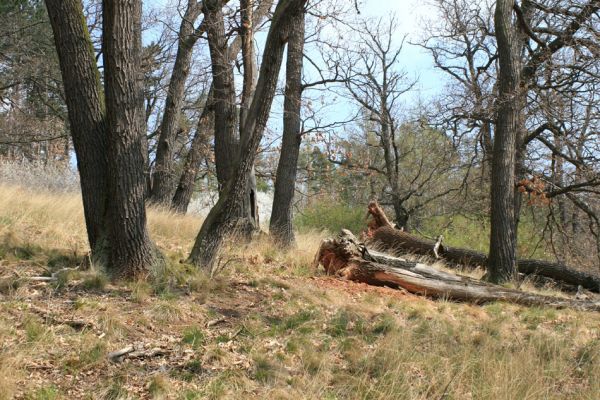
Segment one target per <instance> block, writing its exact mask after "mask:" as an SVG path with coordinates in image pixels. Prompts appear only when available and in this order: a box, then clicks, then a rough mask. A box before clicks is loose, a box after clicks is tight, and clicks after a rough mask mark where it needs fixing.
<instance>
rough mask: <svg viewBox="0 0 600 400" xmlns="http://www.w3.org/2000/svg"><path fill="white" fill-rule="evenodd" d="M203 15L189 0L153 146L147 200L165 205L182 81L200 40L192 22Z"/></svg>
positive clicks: (170, 185) (193, 0)
mask: <svg viewBox="0 0 600 400" xmlns="http://www.w3.org/2000/svg"><path fill="white" fill-rule="evenodd" d="M201 12H202V3H199V2H197V1H196V0H188V5H187V8H186V11H185V13H184V15H183V18H182V20H181V25H180V27H179V41H178V46H177V55H176V57H175V64H174V65H173V71H172V73H171V80H170V81H169V89H168V92H167V99H166V102H165V110H164V113H163V119H162V122H161V125H160V136H159V138H158V145H157V147H156V160H155V163H154V172H153V174H152V175H153V176H152V191H151V192H150V201H152V202H153V203H156V204H164V205H168V204H169V203H170V202H171V200H172V198H173V192H174V190H175V187H174V183H175V179H174V178H175V177H174V171H173V164H174V160H173V153H174V145H175V140H176V138H177V129H178V122H179V115H180V114H181V105H182V103H183V98H184V89H185V82H186V81H187V78H188V76H189V73H190V64H191V61H192V53H193V49H194V45H195V44H196V42H197V40H198V38H199V37H200V36H199V35H198V34H197V33H196V30H195V28H194V22H195V21H196V19H197V18H198V16H199V15H200V13H201Z"/></svg>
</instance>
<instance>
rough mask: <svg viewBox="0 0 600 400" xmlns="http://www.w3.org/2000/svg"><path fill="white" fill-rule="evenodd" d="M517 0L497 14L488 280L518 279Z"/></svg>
mask: <svg viewBox="0 0 600 400" xmlns="http://www.w3.org/2000/svg"><path fill="white" fill-rule="evenodd" d="M513 6H514V1H512V0H498V1H497V2H496V11H495V14H494V26H495V28H496V40H497V43H498V61H499V76H498V88H499V93H498V99H497V108H498V115H497V117H496V118H497V119H496V130H495V136H494V147H493V155H492V180H491V233H490V253H489V258H488V279H489V280H490V281H491V282H495V283H499V282H505V281H509V280H512V279H514V278H515V271H516V268H515V267H516V260H517V237H516V226H515V221H516V219H515V218H516V216H515V205H516V203H515V161H516V160H515V158H516V157H515V152H516V140H517V135H518V130H519V128H520V112H521V109H520V108H521V93H520V90H519V89H520V88H519V85H520V73H521V65H520V60H519V57H520V55H519V42H520V41H519V37H518V31H517V29H516V28H515V26H514V24H513V18H512V10H513Z"/></svg>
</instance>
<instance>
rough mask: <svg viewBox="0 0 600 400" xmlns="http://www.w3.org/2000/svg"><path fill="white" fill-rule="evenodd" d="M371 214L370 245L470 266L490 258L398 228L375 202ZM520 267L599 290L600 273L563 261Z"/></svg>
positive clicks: (519, 263)
mask: <svg viewBox="0 0 600 400" xmlns="http://www.w3.org/2000/svg"><path fill="white" fill-rule="evenodd" d="M369 214H370V215H371V216H372V217H373V220H372V221H371V222H370V224H369V236H370V239H369V245H370V246H373V247H376V248H378V249H380V250H383V251H395V252H399V251H402V252H410V253H415V254H420V255H427V256H431V257H435V258H443V259H444V260H446V261H448V262H450V263H453V264H458V265H464V266H468V267H483V268H485V267H486V266H487V261H488V258H487V255H486V254H484V253H480V252H478V251H474V250H469V249H463V248H459V247H450V246H445V245H443V244H441V240H438V241H437V242H434V241H432V240H428V239H422V238H419V237H417V236H414V235H411V234H409V233H407V232H404V231H400V230H398V229H395V228H394V227H393V226H392V224H391V223H389V220H388V219H387V217H385V213H384V212H383V210H382V209H381V207H379V205H377V203H376V202H371V203H369ZM386 222H387V223H386ZM517 269H518V272H520V273H522V274H526V275H537V276H541V277H545V278H550V279H552V280H554V281H557V282H560V283H565V284H567V285H572V286H574V287H577V286H582V287H583V288H585V289H588V290H590V291H593V292H597V293H600V276H598V275H595V274H591V273H587V272H583V271H579V270H576V269H574V268H571V267H569V266H567V265H564V264H562V263H556V262H551V261H545V260H534V259H519V260H517Z"/></svg>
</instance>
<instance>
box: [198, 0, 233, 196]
mask: <svg viewBox="0 0 600 400" xmlns="http://www.w3.org/2000/svg"><path fill="white" fill-rule="evenodd" d="M222 7H223V3H222V1H220V0H208V1H205V4H204V7H203V11H204V23H205V25H206V33H207V36H208V47H209V49H210V59H211V67H212V77H213V89H214V92H213V93H214V94H213V102H214V113H215V162H216V168H217V180H218V181H219V186H220V187H221V188H224V187H225V185H226V184H227V181H228V180H229V179H230V178H231V176H232V175H233V168H234V165H235V162H236V160H237V159H238V155H239V138H238V136H237V131H236V122H237V118H236V112H237V111H236V107H235V88H234V80H233V66H232V64H231V60H230V59H229V57H228V52H227V38H226V37H225V21H224V19H223V11H222Z"/></svg>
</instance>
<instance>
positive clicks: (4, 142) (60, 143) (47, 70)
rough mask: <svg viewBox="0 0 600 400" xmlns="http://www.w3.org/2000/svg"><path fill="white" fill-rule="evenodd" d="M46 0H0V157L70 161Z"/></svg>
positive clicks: (64, 111) (58, 161)
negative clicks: (45, 4)
mask: <svg viewBox="0 0 600 400" xmlns="http://www.w3.org/2000/svg"><path fill="white" fill-rule="evenodd" d="M53 47H54V44H53V43H52V28H51V26H50V23H49V21H48V15H47V13H46V8H45V6H44V2H43V1H41V0H27V1H25V0H11V1H4V2H0V157H2V158H6V159H10V160H13V161H21V160H24V161H41V162H44V163H60V164H65V165H66V164H68V160H69V148H70V141H69V135H68V134H67V132H66V129H67V127H66V119H67V116H66V107H65V103H64V98H63V95H62V82H61V78H60V68H59V66H58V58H57V57H56V55H55V53H54V51H53Z"/></svg>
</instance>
